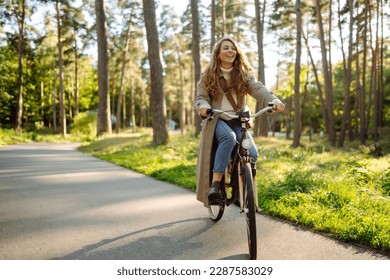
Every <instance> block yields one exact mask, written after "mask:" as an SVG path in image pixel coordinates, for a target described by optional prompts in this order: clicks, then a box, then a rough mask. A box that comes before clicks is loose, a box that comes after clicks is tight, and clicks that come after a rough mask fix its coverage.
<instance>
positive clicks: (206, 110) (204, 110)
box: [198, 107, 210, 118]
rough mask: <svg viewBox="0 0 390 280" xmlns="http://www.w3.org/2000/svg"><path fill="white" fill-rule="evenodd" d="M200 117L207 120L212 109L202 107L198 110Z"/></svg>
mask: <svg viewBox="0 0 390 280" xmlns="http://www.w3.org/2000/svg"><path fill="white" fill-rule="evenodd" d="M198 113H199V116H201V117H202V118H207V116H208V114H209V113H210V109H209V108H206V107H201V108H199V110H198Z"/></svg>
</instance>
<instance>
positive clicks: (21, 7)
mask: <svg viewBox="0 0 390 280" xmlns="http://www.w3.org/2000/svg"><path fill="white" fill-rule="evenodd" d="M16 5H17V7H14V8H13V12H14V14H15V17H16V21H17V22H18V29H19V34H18V82H17V87H18V103H17V104H18V105H17V107H16V121H15V130H16V131H21V130H22V115H23V56H24V27H25V17H26V1H25V0H22V1H19V3H18V4H16ZM20 11H21V12H20Z"/></svg>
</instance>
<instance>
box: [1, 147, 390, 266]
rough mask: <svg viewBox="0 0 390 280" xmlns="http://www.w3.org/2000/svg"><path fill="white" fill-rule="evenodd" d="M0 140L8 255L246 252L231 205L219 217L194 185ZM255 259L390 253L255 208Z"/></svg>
mask: <svg viewBox="0 0 390 280" xmlns="http://www.w3.org/2000/svg"><path fill="white" fill-rule="evenodd" d="M77 146H78V144H51V143H32V144H18V145H10V146H3V147H0V259H2V260H51V259H70V260H78V259H88V260H95V259H98V260H207V259H209V260H217V259H225V260H245V259H247V258H248V246H247V241H246V225H245V220H244V217H243V214H240V213H239V210H238V208H237V207H235V206H229V207H227V209H226V211H225V214H224V216H223V218H222V220H221V221H219V222H218V223H214V222H213V221H211V220H210V219H209V217H208V212H207V209H206V208H204V207H203V205H202V204H201V203H200V202H198V201H197V200H196V198H195V193H194V192H192V191H189V190H186V189H184V188H181V187H178V186H175V185H172V184H168V183H164V182H160V181H157V180H155V179H152V178H150V177H147V176H144V175H142V174H139V173H136V172H133V171H130V170H128V169H125V168H122V167H118V166H116V165H113V164H111V163H108V162H105V161H102V160H99V159H97V158H94V157H92V156H89V155H86V154H83V153H81V152H79V151H77V150H76V148H77ZM257 232H258V233H257V239H258V259H265V260H387V259H389V257H388V256H385V255H382V254H380V253H379V252H376V251H372V250H370V249H367V248H363V247H361V246H356V245H353V244H347V243H344V242H340V241H337V240H335V239H332V238H330V237H327V236H324V235H321V234H318V233H313V232H311V231H308V230H305V229H303V228H301V227H298V226H294V225H292V224H289V223H286V222H283V221H280V220H277V219H273V218H270V217H267V216H264V215H257Z"/></svg>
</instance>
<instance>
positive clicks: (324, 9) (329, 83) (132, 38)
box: [0, 0, 390, 147]
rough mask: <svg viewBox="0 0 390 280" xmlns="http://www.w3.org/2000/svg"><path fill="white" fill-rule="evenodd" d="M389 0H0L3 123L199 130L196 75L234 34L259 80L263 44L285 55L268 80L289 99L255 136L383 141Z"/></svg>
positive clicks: (64, 128) (387, 115) (388, 114)
mask: <svg viewBox="0 0 390 280" xmlns="http://www.w3.org/2000/svg"><path fill="white" fill-rule="evenodd" d="M388 2H389V1H387V0H380V1H370V0H344V1H342V0H338V1H337V0H334V1H332V0H329V1H320V0H310V1H308V0H306V1H300V0H296V1H286V0H277V1H266V0H263V1H261V0H254V1H245V0H244V1H241V0H210V1H209V2H208V3H207V4H206V5H205V3H206V1H202V2H200V1H195V0H191V1H188V5H187V9H186V10H185V11H184V12H183V14H181V15H180V14H179V15H178V14H176V12H175V9H174V7H173V6H170V5H161V4H159V3H158V1H153V0H143V1H137V0H134V1H123V0H118V1H99V0H96V1H92V0H83V1H71V0H51V1H50V0H31V1H28V0H0V22H1V26H0V36H1V43H0V61H1V64H0V127H1V128H3V129H11V128H12V129H14V130H15V131H34V130H38V129H42V128H50V129H52V130H53V131H54V132H56V133H59V134H61V135H63V136H64V137H65V136H66V135H67V133H73V131H75V130H76V126H74V124H77V122H79V123H81V124H84V123H87V122H92V123H93V124H94V125H93V126H88V125H81V127H82V128H83V129H89V130H92V131H93V133H94V134H96V135H98V136H99V135H102V134H105V133H108V134H110V133H112V131H115V132H120V131H121V130H124V129H127V128H132V129H134V130H135V129H136V128H137V127H148V126H149V127H153V134H154V137H153V143H154V144H160V143H166V142H168V141H169V139H168V133H167V130H168V120H172V121H174V122H175V123H176V124H177V127H178V128H179V129H180V131H181V132H182V133H185V132H191V133H199V129H200V125H199V118H197V117H196V115H195V112H194V110H193V106H192V100H193V98H194V94H195V83H196V81H197V80H198V79H199V76H200V73H201V71H202V69H203V68H204V67H205V65H206V63H207V61H208V58H209V56H210V52H211V48H212V46H213V45H214V43H215V42H216V40H218V39H219V38H221V37H223V36H231V37H233V38H235V39H236V40H237V41H238V43H239V44H240V46H241V47H242V48H243V50H244V51H245V53H246V55H247V56H248V58H249V61H250V62H251V63H252V66H253V67H254V69H255V72H256V75H257V78H258V79H259V80H260V81H265V71H267V67H266V65H265V61H266V59H265V57H264V55H265V53H266V52H265V50H264V49H265V48H271V47H272V48H273V51H274V55H273V59H274V61H277V63H276V64H277V75H276V82H275V84H273V85H267V86H269V87H270V88H271V89H272V90H273V91H274V92H275V94H276V95H277V96H278V97H280V98H281V99H282V100H283V101H284V102H285V103H286V105H287V108H286V111H285V113H283V114H278V115H276V117H272V118H270V119H269V118H268V117H265V118H263V119H259V121H257V120H256V122H255V127H254V134H255V136H265V135H266V134H267V133H268V130H269V129H272V130H273V131H274V132H275V131H279V132H283V133H285V134H286V137H292V138H293V139H292V142H293V146H295V147H297V146H299V145H300V137H301V136H302V135H303V134H306V135H312V134H314V133H324V134H325V135H327V137H328V138H329V142H330V143H331V145H333V146H336V145H337V146H340V147H342V146H343V145H344V141H345V140H346V139H347V140H350V141H352V140H354V139H359V141H360V143H361V144H365V143H366V140H367V139H372V140H373V141H374V142H376V141H378V138H380V137H381V135H383V133H382V132H383V131H385V130H386V128H387V129H388V128H389V127H390V67H389V65H390V64H389V61H390V50H389V48H388V46H389V41H390V38H389V33H388V30H389V29H390V28H389V27H390V26H389V24H390V21H389V5H388V4H389V3H388ZM43 7H45V12H44V13H43V14H42V13H41V12H39V11H42V9H43ZM37 14H38V15H40V16H39V17H38V18H39V19H40V22H39V23H37V22H36V21H33V20H32V18H34V16H35V17H36V16H37ZM270 38H271V39H270ZM93 50H95V52H96V53H95V54H91V51H93ZM267 59H268V58H267ZM252 102H253V101H252ZM249 105H250V107H251V109H252V110H253V111H254V110H256V106H257V104H254V103H250V104H249ZM95 123H96V124H95ZM78 127H80V125H79V126H78Z"/></svg>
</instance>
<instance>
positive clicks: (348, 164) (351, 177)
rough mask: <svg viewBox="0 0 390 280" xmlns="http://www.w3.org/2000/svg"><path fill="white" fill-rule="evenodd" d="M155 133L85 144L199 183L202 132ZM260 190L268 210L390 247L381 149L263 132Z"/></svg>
mask: <svg viewBox="0 0 390 280" xmlns="http://www.w3.org/2000/svg"><path fill="white" fill-rule="evenodd" d="M150 142H151V136H150V134H149V133H144V134H142V133H141V134H128V135H121V136H116V137H106V138H103V139H100V140H97V141H95V142H92V143H90V144H88V145H85V146H83V147H81V148H80V150H81V151H83V152H85V153H89V154H92V155H94V156H96V157H99V158H101V159H104V160H107V161H110V162H113V163H115V164H118V165H120V166H123V167H126V168H129V169H132V170H135V171H138V172H141V173H144V174H146V175H149V176H152V177H155V178H157V179H159V180H163V181H168V182H171V183H174V184H177V185H180V186H184V187H187V188H190V189H192V190H195V188H196V183H195V166H196V158H197V149H198V143H199V139H197V138H194V137H191V136H179V135H178V136H172V137H171V140H170V143H169V144H168V145H166V146H158V147H152V146H150V144H149V143H150ZM256 142H257V145H258V148H259V153H260V157H259V161H258V167H257V168H258V172H257V174H258V180H257V181H258V190H259V206H260V208H261V209H262V211H263V213H267V214H269V215H273V216H277V217H280V218H283V219H286V220H289V221H293V222H296V223H299V224H302V225H305V226H308V227H311V228H313V229H315V230H318V231H323V232H327V233H331V234H333V235H335V236H337V237H338V238H340V239H342V240H345V241H353V242H359V243H361V244H365V245H369V246H371V247H373V248H376V249H380V250H383V251H387V252H390V197H389V196H390V156H389V154H387V155H384V156H382V157H373V156H372V154H371V152H372V148H371V147H369V146H365V147H360V146H359V145H358V144H355V147H354V145H351V144H349V147H347V148H344V149H336V148H332V149H331V148H329V147H328V146H327V145H326V144H325V142H323V141H321V140H316V141H313V142H309V141H307V140H306V141H305V140H303V141H302V142H303V143H304V147H303V148H298V149H291V148H290V144H291V141H286V140H285V139H281V138H257V139H256Z"/></svg>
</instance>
